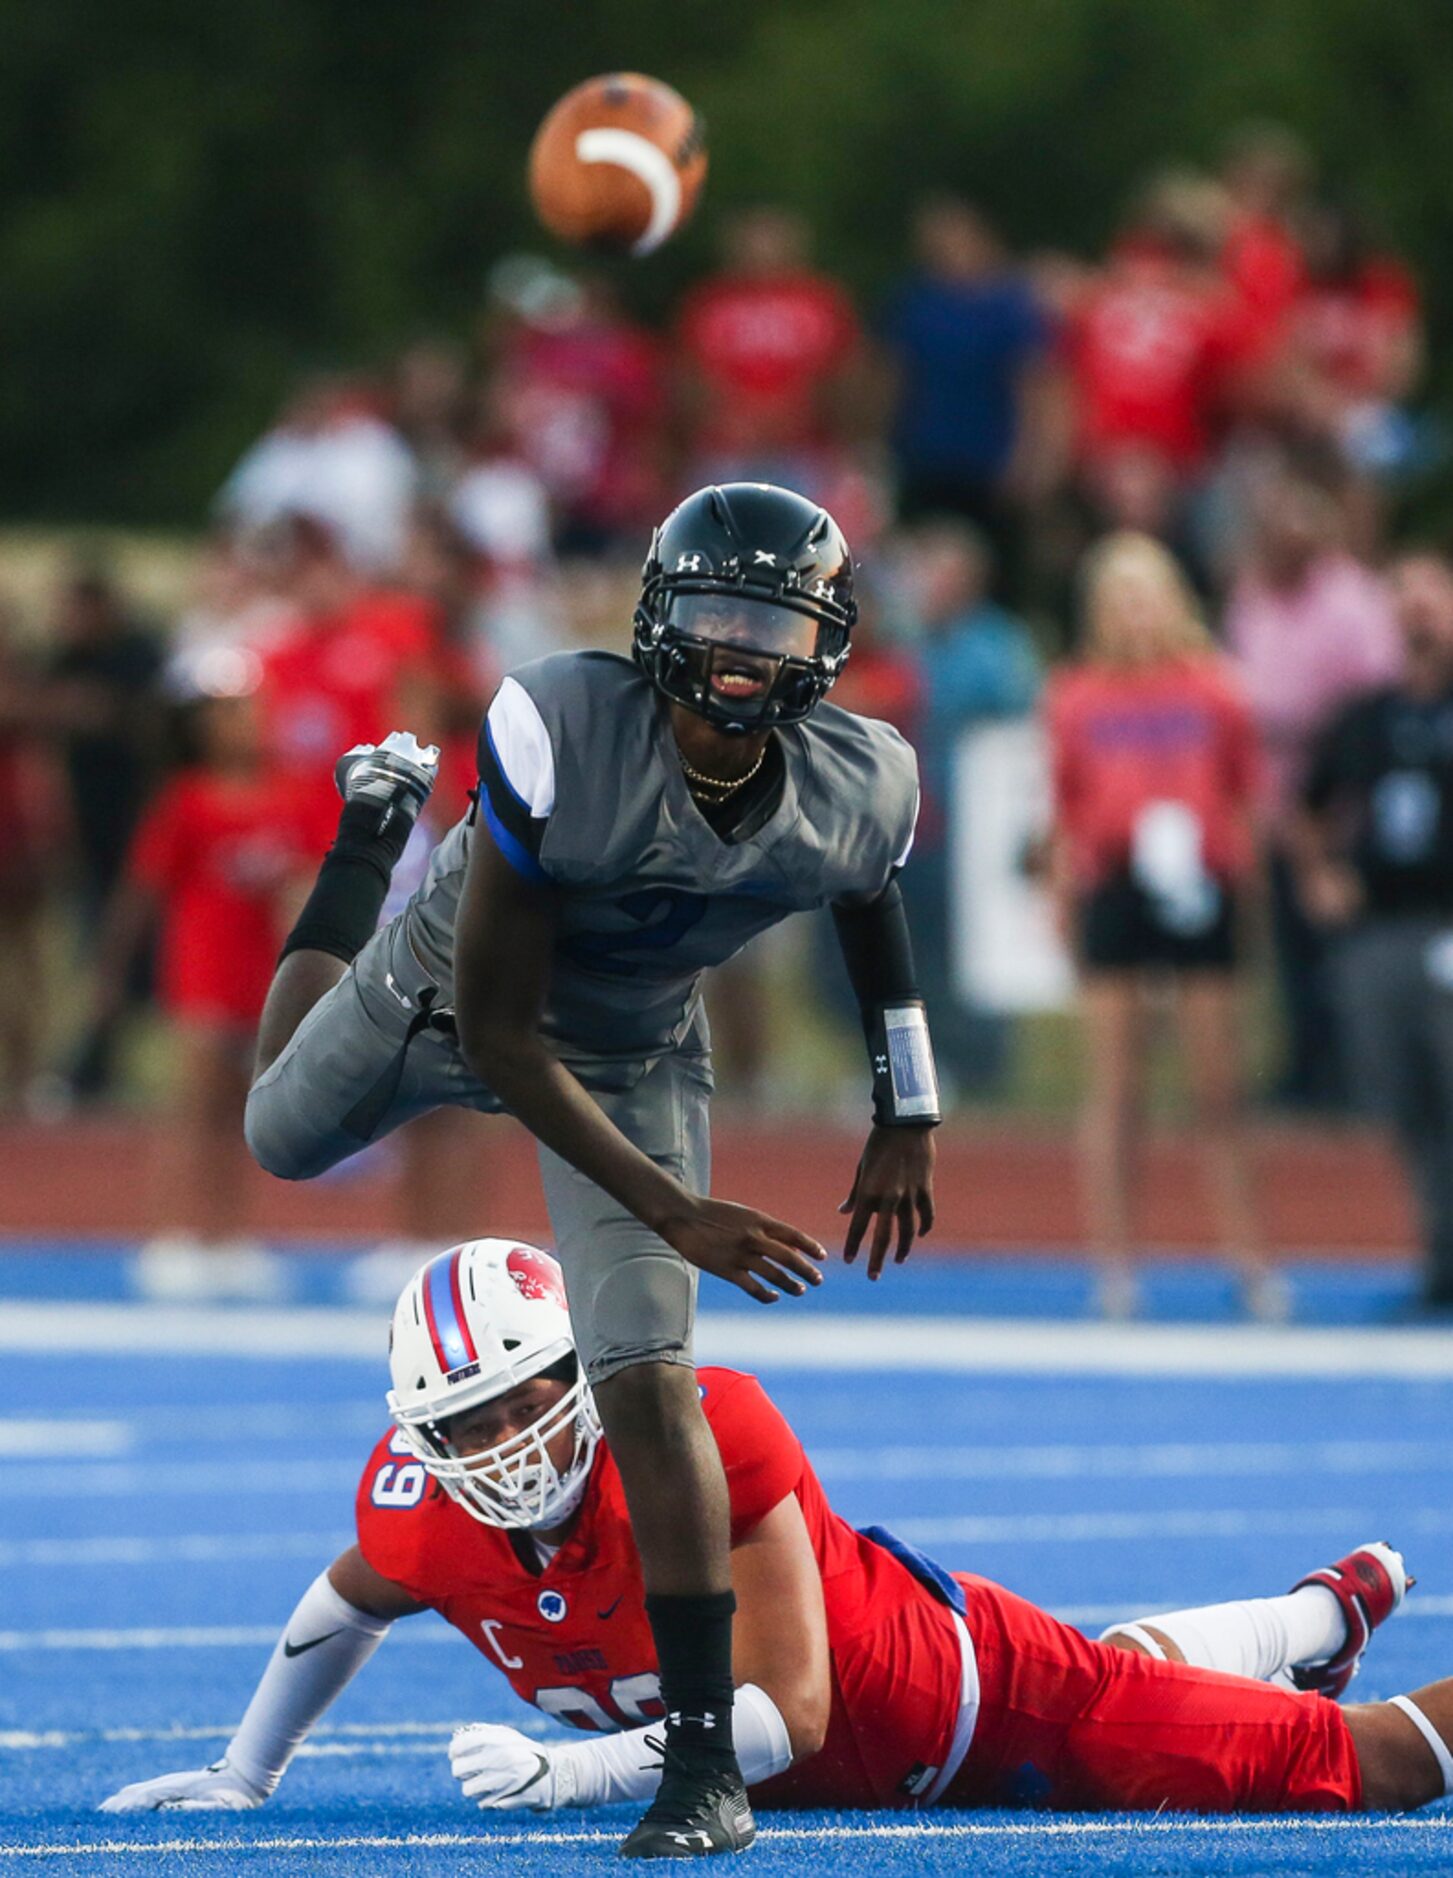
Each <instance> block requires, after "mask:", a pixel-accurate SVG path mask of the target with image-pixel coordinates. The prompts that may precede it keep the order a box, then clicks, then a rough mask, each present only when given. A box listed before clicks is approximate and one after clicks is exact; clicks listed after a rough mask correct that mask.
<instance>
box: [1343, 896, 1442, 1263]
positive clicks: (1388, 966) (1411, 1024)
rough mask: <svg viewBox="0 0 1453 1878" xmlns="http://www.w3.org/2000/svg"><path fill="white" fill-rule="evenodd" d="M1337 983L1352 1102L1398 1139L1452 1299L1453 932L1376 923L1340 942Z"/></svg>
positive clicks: (1404, 921) (1409, 922)
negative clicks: (1390, 1129) (1385, 1126)
mask: <svg viewBox="0 0 1453 1878" xmlns="http://www.w3.org/2000/svg"><path fill="white" fill-rule="evenodd" d="M1332 975H1333V976H1332V982H1333V987H1334V991H1335V995H1336V999H1337V1006H1338V1013H1339V1016H1340V1019H1341V1024H1342V1032H1343V1042H1344V1046H1345V1049H1346V1056H1347V1066H1348V1069H1349V1070H1350V1072H1351V1075H1350V1079H1349V1080H1350V1083H1351V1088H1352V1093H1353V1095H1354V1097H1355V1098H1356V1100H1357V1103H1358V1106H1359V1107H1360V1108H1361V1109H1363V1110H1364V1111H1365V1112H1366V1113H1367V1114H1369V1115H1371V1116H1373V1117H1374V1118H1375V1119H1377V1120H1379V1121H1381V1122H1383V1123H1384V1124H1386V1125H1387V1126H1388V1127H1390V1128H1392V1129H1393V1130H1394V1132H1395V1133H1396V1136H1397V1140H1398V1144H1399V1146H1400V1147H1401V1149H1402V1152H1403V1155H1404V1158H1405V1159H1406V1161H1407V1163H1408V1169H1409V1172H1410V1173H1411V1175H1412V1179H1413V1182H1414V1185H1415V1187H1416V1190H1417V1196H1418V1202H1419V1210H1420V1212H1421V1214H1422V1220H1423V1234H1424V1240H1425V1246H1426V1253H1427V1261H1428V1264H1427V1283H1428V1288H1429V1290H1430V1291H1432V1292H1436V1293H1438V1294H1439V1295H1449V1296H1453V922H1448V921H1441V920H1431V919H1421V918H1417V917H1414V916H1406V917H1402V918H1384V919H1369V920H1367V921H1365V922H1364V923H1363V924H1361V925H1359V926H1357V927H1355V928H1354V929H1353V930H1352V931H1351V932H1349V933H1347V934H1345V935H1344V936H1343V937H1342V938H1340V939H1339V940H1338V941H1337V944H1336V947H1335V949H1334V952H1333V955H1332Z"/></svg>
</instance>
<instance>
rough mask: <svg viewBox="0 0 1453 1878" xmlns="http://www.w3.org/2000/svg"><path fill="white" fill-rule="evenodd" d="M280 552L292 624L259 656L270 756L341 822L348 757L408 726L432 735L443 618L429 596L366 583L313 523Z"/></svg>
mask: <svg viewBox="0 0 1453 1878" xmlns="http://www.w3.org/2000/svg"><path fill="white" fill-rule="evenodd" d="M274 545H275V549H276V552H277V555H278V574H279V579H280V582H281V585H282V588H283V591H284V593H285V594H286V596H287V598H288V600H289V602H290V604H291V608H292V616H291V618H290V619H289V620H288V621H287V622H286V623H285V624H284V625H283V626H282V627H281V628H279V629H278V630H276V631H274V632H271V633H269V635H268V636H267V638H266V639H265V640H264V642H263V643H262V644H261V645H260V646H259V648H258V651H259V654H260V656H261V660H262V680H261V688H260V693H259V698H260V705H261V713H262V730H263V736H264V740H265V743H266V747H267V754H268V757H269V760H270V761H271V762H272V763H273V764H275V765H276V766H277V767H278V768H279V769H281V770H283V771H285V772H286V773H288V774H289V775H292V776H295V777H297V778H298V779H299V780H300V781H301V782H302V783H303V784H304V785H305V786H311V788H312V790H313V792H314V794H315V795H316V796H317V797H318V798H319V799H320V802H322V803H326V804H327V806H328V808H329V810H330V813H335V814H336V802H335V800H334V792H333V764H334V762H335V761H336V759H337V758H338V757H339V756H340V755H341V754H342V753H343V751H345V750H347V749H349V748H350V747H351V746H352V745H353V744H355V743H376V742H377V741H378V740H379V739H380V738H381V737H384V736H386V735H387V734H388V732H389V731H391V730H395V729H397V728H398V726H399V725H400V724H410V725H413V726H415V727H416V728H417V730H418V732H419V734H420V735H421V736H425V737H428V736H431V735H432V733H433V729H434V724H435V717H436V703H435V682H434V677H433V672H434V657H435V651H436V646H437V640H438V636H439V618H438V612H437V608H436V607H435V605H434V603H433V602H432V601H431V600H430V599H428V598H427V597H426V596H424V595H422V594H417V593H407V592H404V591H402V590H395V589H391V588H387V587H379V586H371V585H369V584H367V583H366V582H364V581H363V580H362V579H361V578H360V577H359V575H358V574H357V573H355V571H354V570H353V568H352V567H351V566H350V565H349V562H348V561H347V559H346V558H345V555H344V551H343V548H342V545H341V543H340V542H339V539H338V537H337V536H336V535H335V534H334V532H333V531H332V530H331V529H330V528H328V527H327V526H326V525H325V524H324V523H321V522H319V521H316V520H315V519H314V518H313V517H311V516H306V515H291V516H289V517H287V518H286V520H285V521H283V522H282V523H281V524H279V527H278V533H277V537H276V541H275V544H274Z"/></svg>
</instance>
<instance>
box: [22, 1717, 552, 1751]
mask: <svg viewBox="0 0 1453 1878" xmlns="http://www.w3.org/2000/svg"><path fill="white" fill-rule="evenodd" d="M534 1719H535V1718H534V1717H533V1716H530V1717H527V1718H526V1720H525V1722H524V1724H523V1726H524V1728H525V1729H526V1731H527V1732H528V1730H529V1728H530V1726H531V1724H532V1723H533V1722H534ZM466 1726H467V1724H466V1723H464V1722H453V1721H438V1722H423V1721H417V1722H318V1723H317V1724H315V1726H314V1727H312V1728H311V1729H309V1731H308V1738H309V1744H310V1745H318V1744H319V1740H320V1737H323V1738H325V1739H324V1745H326V1741H327V1740H328V1739H332V1738H333V1737H337V1738H338V1739H339V1740H340V1741H343V1742H346V1741H349V1740H353V1739H357V1740H361V1741H375V1740H376V1741H393V1740H408V1739H413V1738H416V1737H422V1736H428V1737H429V1738H430V1740H431V1741H442V1740H447V1739H448V1737H449V1736H450V1735H452V1734H453V1732H454V1730H455V1729H456V1728H463V1727H466ZM539 1727H540V1729H541V1730H542V1731H543V1729H544V1727H545V1719H544V1717H543V1716H542V1717H540V1721H539ZM236 1732H237V1724H236V1722H235V1721H231V1722H217V1723H214V1724H213V1725H211V1726H210V1727H206V1728H40V1729H34V1728H0V1748H9V1749H10V1750H11V1751H12V1752H15V1751H22V1752H23V1751H29V1750H34V1749H38V1748H73V1747H95V1746H97V1745H105V1746H111V1745H114V1744H117V1743H124V1744H128V1745H129V1744H131V1743H134V1742H148V1741H155V1742H162V1743H166V1742H178V1743H179V1742H183V1741H230V1740H231V1739H232V1737H233V1735H235V1734H236Z"/></svg>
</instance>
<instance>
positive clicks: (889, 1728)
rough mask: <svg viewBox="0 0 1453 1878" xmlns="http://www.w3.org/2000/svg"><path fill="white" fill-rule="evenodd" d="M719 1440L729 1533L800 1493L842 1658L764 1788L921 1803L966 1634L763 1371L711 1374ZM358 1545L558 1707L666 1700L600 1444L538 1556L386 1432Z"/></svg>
mask: <svg viewBox="0 0 1453 1878" xmlns="http://www.w3.org/2000/svg"><path fill="white" fill-rule="evenodd" d="M700 1382H701V1389H702V1406H703V1408H704V1409H705V1411H706V1418H707V1422H708V1424H709V1425H710V1427H711V1431H712V1434H713V1435H714V1436H715V1438H716V1444H717V1447H718V1449H719V1450H720V1453H721V1458H722V1464H723V1466H724V1467H725V1470H726V1477H727V1488H728V1492H729V1495H730V1499H731V1515H732V1536H733V1540H734V1541H736V1540H738V1539H740V1538H741V1537H743V1536H744V1535H745V1534H746V1533H748V1532H750V1531H751V1529H752V1528H753V1527H754V1526H755V1525H756V1524H757V1523H758V1522H759V1521H760V1520H761V1519H762V1518H764V1517H765V1515H766V1514H767V1513H769V1512H770V1511H771V1510H772V1508H773V1507H774V1506H777V1505H778V1504H779V1503H780V1502H781V1501H782V1500H784V1499H785V1498H786V1497H787V1495H788V1494H789V1493H791V1494H795V1495H796V1496H797V1499H798V1502H799V1504H800V1505H801V1507H802V1512H803V1516H804V1518H805V1520H806V1524H807V1530H808V1533H809V1535H810V1536H811V1539H812V1544H813V1550H814V1552H815V1553H816V1556H817V1562H818V1566H819V1569H820V1570H821V1573H822V1583H823V1594H824V1599H825V1603H826V1609H827V1626H828V1642H829V1647H830V1651H831V1658H832V1672H833V1692H832V1693H833V1700H832V1711H831V1716H830V1719H829V1723H828V1732H827V1740H826V1742H825V1744H824V1746H823V1748H822V1750H821V1751H820V1752H819V1753H818V1754H815V1755H813V1756H812V1758H811V1759H810V1760H806V1761H802V1762H800V1763H799V1764H798V1765H797V1766H796V1767H793V1768H791V1769H789V1770H788V1772H787V1773H785V1774H782V1775H780V1776H779V1777H778V1778H777V1779H775V1780H772V1781H769V1782H767V1783H766V1784H765V1785H763V1786H761V1787H759V1788H757V1789H756V1790H755V1791H754V1793H753V1799H754V1800H755V1801H758V1802H760V1803H766V1804H778V1805H791V1806H809V1805H810V1806H885V1805H887V1806H892V1805H911V1804H912V1803H913V1795H914V1793H915V1792H916V1791H918V1790H920V1789H921V1786H922V1780H923V1770H924V1769H925V1768H931V1767H937V1766H941V1765H942V1764H943V1762H944V1760H945V1758H946V1756H947V1754H948V1750H949V1744H950V1742H951V1740H952V1737H953V1732H954V1727H955V1724H956V1722H957V1720H958V1708H959V1697H960V1687H961V1676H962V1669H961V1658H960V1651H959V1643H958V1636H957V1632H956V1631H955V1629H954V1627H953V1619H952V1617H951V1615H950V1613H949V1611H948V1610H947V1608H946V1607H945V1606H944V1605H942V1604H940V1603H939V1602H938V1601H937V1600H936V1599H935V1598H934V1597H933V1596H932V1594H931V1593H930V1592H929V1591H928V1590H926V1589H925V1588H924V1587H923V1586H922V1585H920V1584H919V1582H918V1581H917V1580H916V1579H915V1578H914V1577H913V1576H912V1575H911V1573H910V1572H909V1571H908V1570H907V1568H906V1567H905V1566H904V1565H902V1564H901V1563H900V1562H899V1561H898V1559H896V1558H895V1557H894V1556H893V1555H892V1554H891V1553H889V1552H887V1551H885V1550H884V1549H883V1548H882V1547H880V1546H878V1545H876V1544H875V1543H874V1542H873V1541H872V1540H869V1539H866V1538H864V1537H863V1536H862V1535H861V1534H860V1533H857V1532H855V1531H854V1530H853V1528H852V1527H851V1526H849V1525H848V1524H847V1522H846V1521H845V1520H843V1519H840V1518H839V1517H838V1515H837V1514H836V1513H834V1512H833V1510H832V1508H831V1507H830V1506H829V1505H828V1502H827V1498H826V1495H825V1494H824V1493H823V1490H822V1487H821V1485H820V1484H819V1482H818V1479H817V1476H816V1475H815V1474H814V1473H813V1471H812V1468H811V1467H810V1466H809V1464H808V1462H807V1459H806V1456H805V1455H804V1454H803V1451H802V1446H801V1444H800V1442H799V1441H798V1439H797V1437H796V1435H794V1434H793V1432H792V1430H791V1428H790V1427H789V1426H788V1425H787V1423H786V1421H785V1420H784V1419H783V1417H782V1415H781V1414H780V1413H779V1411H778V1410H777V1409H776V1408H775V1407H774V1406H773V1404H772V1402H771V1401H770V1400H769V1399H768V1397H767V1394H766V1392H765V1391H764V1390H763V1388H762V1386H761V1384H760V1383H759V1382H758V1381H757V1380H756V1378H755V1377H752V1376H745V1375H742V1374H740V1373H738V1372H737V1371H735V1370H728V1369H703V1370H702V1371H701V1372H700ZM357 1519H358V1543H359V1547H360V1549H361V1551H362V1553H363V1556H364V1557H365V1558H366V1559H367V1560H368V1562H369V1564H370V1565H371V1566H372V1567H373V1568H374V1570H375V1571H377V1572H380V1573H381V1574H382V1575H383V1576H384V1577H385V1578H388V1579H391V1580H392V1581H393V1582H394V1583H395V1584H397V1585H400V1586H401V1587H402V1588H403V1589H404V1590H405V1591H407V1592H409V1593H410V1595H411V1596H413V1597H414V1598H416V1599H418V1601H419V1602H420V1603H421V1604H428V1605H431V1606H433V1608H434V1609H436V1610H437V1611H438V1612H439V1613H440V1615H441V1616H443V1617H444V1618H446V1619H447V1620H448V1622H450V1623H451V1624H453V1625H454V1626H455V1628H456V1629H458V1630H460V1631H462V1632H463V1633H464V1635H465V1636H466V1637H468V1639H469V1641H470V1642H471V1643H472V1644H474V1646H475V1647H476V1648H477V1649H479V1650H481V1651H482V1652H483V1653H484V1655H485V1656H487V1657H488V1658H489V1659H490V1661H491V1662H493V1663H495V1664H496V1665H497V1666H498V1667H499V1668H501V1669H502V1670H503V1671H504V1673H505V1675H506V1676H508V1678H509V1680H510V1683H511V1684H512V1686H513V1688H514V1690H515V1693H516V1694H517V1695H519V1696H520V1697H522V1699H523V1700H524V1701H526V1702H529V1703H531V1704H532V1705H533V1706H534V1707H536V1708H538V1709H541V1710H543V1711H544V1713H545V1714H547V1715H552V1716H554V1717H555V1718H556V1719H557V1720H559V1721H562V1722H568V1723H570V1724H571V1725H572V1726H574V1727H577V1728H584V1729H604V1730H609V1729H618V1728H631V1727H636V1726H639V1725H640V1724H641V1723H643V1722H650V1721H656V1720H659V1719H660V1717H661V1714H662V1708H661V1701H660V1688H659V1681H658V1677H657V1664H656V1649H655V1644H654V1641H653V1639H652V1636H651V1629H650V1625H649V1623H648V1622H647V1619H646V1611H645V1594H644V1588H643V1585H642V1582H641V1571H640V1565H639V1563H638V1561H637V1558H636V1548H635V1541H634V1540H633V1539H632V1537H631V1529H630V1520H629V1518H628V1516H627V1513H626V1502H625V1494H624V1492H623V1490H622V1487H621V1482H620V1476H619V1474H618V1473H617V1472H616V1468H615V1463H614V1462H613V1461H612V1459H611V1457H610V1454H609V1452H608V1450H607V1449H606V1447H605V1445H604V1443H602V1444H601V1447H600V1448H599V1450H598V1451H597V1455H596V1460H595V1466H594V1470H593V1472H592V1475H591V1479H590V1485H589V1487H588V1489H587V1491H586V1496H585V1500H584V1503H583V1504H582V1506H581V1509H580V1512H579V1514H578V1516H577V1518H576V1522H575V1525H574V1527H573V1529H572V1530H571V1533H570V1536H569V1538H568V1539H567V1540H566V1542H565V1544H564V1545H562V1546H561V1548H560V1550H559V1551H558V1552H557V1553H556V1554H555V1555H554V1557H553V1558H551V1559H550V1561H549V1563H548V1564H546V1565H545V1566H543V1568H542V1567H541V1566H540V1565H539V1563H538V1560H537V1558H536V1556H535V1548H534V1546H533V1544H532V1542H531V1541H530V1540H529V1539H528V1537H527V1536H526V1535H523V1534H521V1535H516V1536H514V1537H511V1535H509V1534H507V1533H505V1532H502V1531H499V1530H497V1529H495V1528H493V1527H489V1526H484V1525H481V1524H480V1523H479V1522H478V1521H477V1520H475V1519H473V1518H472V1517H471V1516H470V1515H469V1514H468V1513H466V1512H465V1511H464V1510H463V1508H462V1507H460V1506H457V1505H456V1504H455V1503H454V1501H453V1500H451V1499H449V1497H448V1496H447V1495H446V1494H445V1493H444V1492H443V1491H442V1489H440V1488H437V1487H433V1486H431V1483H430V1482H429V1479H428V1476H427V1475H426V1474H425V1472H424V1469H423V1467H422V1466H421V1465H420V1463H419V1462H418V1461H416V1460H413V1459H412V1458H411V1457H410V1455H409V1453H408V1450H407V1449H406V1448H405V1447H404V1444H403V1442H402V1440H401V1439H400V1438H399V1437H398V1436H397V1435H395V1436H392V1437H389V1436H386V1437H385V1438H384V1439H383V1440H382V1441H380V1443H379V1444H378V1446H377V1447H376V1448H375V1449H374V1452H373V1454H372V1455H371V1456H370V1458H369V1462H368V1465H367V1467H366V1468H365V1469H364V1473H363V1479H362V1481H361V1483H360V1485H359V1490H358V1503H357Z"/></svg>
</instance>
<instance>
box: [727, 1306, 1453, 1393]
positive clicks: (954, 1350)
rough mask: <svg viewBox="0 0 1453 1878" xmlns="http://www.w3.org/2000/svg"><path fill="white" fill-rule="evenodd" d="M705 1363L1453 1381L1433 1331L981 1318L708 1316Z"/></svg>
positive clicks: (1442, 1338)
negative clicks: (792, 1319) (798, 1319)
mask: <svg viewBox="0 0 1453 1878" xmlns="http://www.w3.org/2000/svg"><path fill="white" fill-rule="evenodd" d="M696 1342H697V1354H698V1356H699V1357H700V1358H701V1360H702V1361H703V1362H707V1363H733V1364H737V1365H740V1366H741V1367H743V1368H748V1369H758V1368H770V1367H772V1366H773V1365H774V1364H776V1365H780V1366H781V1367H783V1368H787V1369H795V1370H841V1369H870V1370H939V1371H970V1372H980V1371H983V1372H993V1371H1010V1372H1013V1373H1015V1374H1025V1375H1039V1376H1042V1375H1051V1376H1167V1375H1169V1376H1176V1377H1182V1378H1183V1377H1187V1376H1338V1377H1349V1376H1391V1377H1395V1378H1397V1379H1398V1380H1399V1381H1407V1380H1410V1379H1412V1378H1414V1377H1419V1378H1422V1377H1453V1337H1450V1336H1448V1334H1447V1332H1446V1331H1439V1330H1384V1329H1373V1330H1356V1329H1354V1330H1336V1329H1316V1328H1313V1327H1311V1326H1300V1325H1288V1326H1282V1327H1276V1328H1273V1327H1271V1326H1269V1325H1264V1324H1099V1323H1076V1322H1066V1321H1064V1320H1054V1319H1036V1318H1016V1317H1005V1318H989V1317H948V1318H944V1317H877V1316H872V1317H814V1318H811V1319H803V1320H802V1321H801V1322H799V1323H797V1324H793V1323H791V1322H789V1321H788V1320H787V1318H786V1317H785V1315H784V1316H783V1317H778V1318H776V1319H774V1320H772V1321H770V1322H767V1323H764V1322H763V1321H762V1317H761V1316H760V1315H758V1316H752V1315H750V1314H748V1313H747V1312H745V1311H721V1312H711V1311H708V1312H706V1313H704V1314H703V1316H702V1317H701V1319H700V1320H699V1323H698V1326H697V1337H696Z"/></svg>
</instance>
